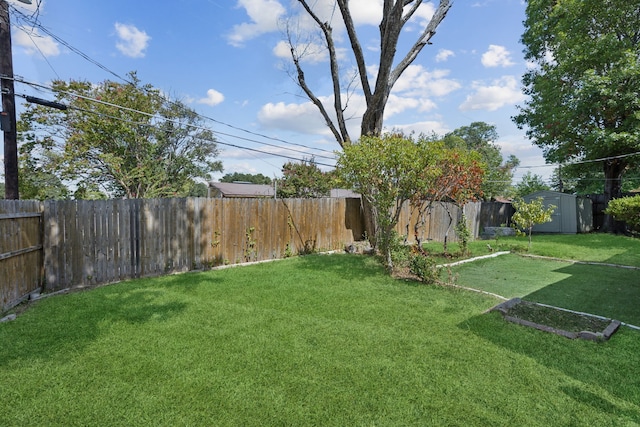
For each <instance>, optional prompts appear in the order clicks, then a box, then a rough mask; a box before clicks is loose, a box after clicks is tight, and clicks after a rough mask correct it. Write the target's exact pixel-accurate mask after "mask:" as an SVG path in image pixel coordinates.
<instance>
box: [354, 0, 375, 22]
mask: <svg viewBox="0 0 640 427" xmlns="http://www.w3.org/2000/svg"><path fill="white" fill-rule="evenodd" d="M349 9H351V14H352V16H353V22H354V23H355V24H356V25H360V24H368V25H379V24H380V21H381V20H382V0H351V1H350V2H349Z"/></svg>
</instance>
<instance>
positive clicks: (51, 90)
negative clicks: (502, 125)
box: [13, 77, 335, 167]
mask: <svg viewBox="0 0 640 427" xmlns="http://www.w3.org/2000/svg"><path fill="white" fill-rule="evenodd" d="M13 80H14V81H16V82H19V83H23V84H26V85H29V86H32V87H36V88H41V89H46V90H48V91H50V92H52V93H55V92H59V93H64V94H66V95H69V96H74V97H77V98H81V99H84V100H87V101H92V102H96V103H99V104H102V105H106V106H109V107H113V108H118V109H121V110H125V111H129V112H132V113H136V114H142V115H146V116H149V117H152V118H155V119H158V120H165V121H173V122H177V123H178V124H179V121H177V120H171V119H168V118H166V117H159V116H158V115H157V114H151V113H147V112H144V111H140V110H136V109H133V108H129V107H124V106H121V105H117V104H113V103H111V102H107V101H103V100H100V99H95V98H92V97H89V96H86V95H81V94H78V93H74V92H69V91H64V90H55V89H54V88H52V87H50V86H46V85H42V84H39V83H34V82H29V81H27V80H24V79H22V78H19V77H14V78H13ZM163 99H164V100H165V101H168V102H170V103H172V104H173V105H181V106H182V107H184V105H182V104H178V103H176V102H172V101H171V100H168V99H166V98H163ZM196 115H197V116H198V117H202V116H201V115H199V114H197V113H196ZM203 118H206V117H203ZM208 119H209V120H213V119H211V118H208ZM213 121H215V120H213ZM216 122H217V121H216ZM219 123H221V122H219ZM188 126H191V127H194V128H200V129H206V130H209V131H211V132H213V133H214V134H216V135H224V136H228V137H231V138H236V139H240V140H243V141H247V142H253V143H256V144H261V145H266V146H269V147H274V148H279V149H283V150H288V151H293V152H297V153H300V154H307V155H311V156H312V157H314V158H315V157H318V158H323V159H328V160H335V157H329V156H325V155H322V154H314V153H309V152H306V151H301V150H297V149H294V148H287V147H283V146H280V145H275V144H270V143H268V142H264V141H258V140H255V139H251V138H245V137H242V136H238V135H233V134H229V133H225V132H220V131H214V130H211V129H208V128H202V127H198V126H195V125H188ZM229 126H231V125H229ZM231 127H233V126H231ZM234 128H235V127H234ZM236 129H239V128H236ZM246 132H248V133H251V132H250V131H246ZM303 147H305V148H310V147H306V146H303ZM258 152H262V151H260V150H258ZM265 153H266V152H265ZM272 155H276V154H272ZM281 157H285V158H288V159H291V160H301V159H299V158H296V157H291V156H284V155H283V156H281ZM303 160H304V159H302V160H301V161H303ZM323 166H330V167H333V166H332V165H327V164H323Z"/></svg>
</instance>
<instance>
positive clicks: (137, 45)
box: [115, 22, 151, 58]
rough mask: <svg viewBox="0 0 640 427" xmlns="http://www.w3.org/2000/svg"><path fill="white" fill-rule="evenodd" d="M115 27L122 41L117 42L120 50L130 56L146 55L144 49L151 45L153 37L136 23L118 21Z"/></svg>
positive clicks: (139, 56) (140, 56)
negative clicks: (128, 23) (129, 23)
mask: <svg viewBox="0 0 640 427" xmlns="http://www.w3.org/2000/svg"><path fill="white" fill-rule="evenodd" d="M115 28H116V34H117V35H118V38H119V39H120V41H119V42H117V43H116V47H117V48H118V50H119V51H120V52H121V53H122V54H123V55H125V56H128V57H130V58H142V57H143V56H144V50H145V49H146V48H147V46H149V40H151V37H150V36H149V35H148V34H147V33H146V32H144V31H141V30H139V29H138V28H136V27H135V26H134V25H127V24H121V23H119V22H116V23H115Z"/></svg>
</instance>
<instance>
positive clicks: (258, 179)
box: [220, 172, 271, 184]
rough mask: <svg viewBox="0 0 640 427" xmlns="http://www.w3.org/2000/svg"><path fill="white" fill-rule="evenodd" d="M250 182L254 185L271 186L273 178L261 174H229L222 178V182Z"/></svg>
mask: <svg viewBox="0 0 640 427" xmlns="http://www.w3.org/2000/svg"><path fill="white" fill-rule="evenodd" d="M238 181H239V182H250V183H252V184H271V178H269V177H268V176H265V175H263V174H261V173H259V174H255V175H254V174H250V173H241V172H234V173H227V174H225V175H224V176H223V177H222V178H220V182H238Z"/></svg>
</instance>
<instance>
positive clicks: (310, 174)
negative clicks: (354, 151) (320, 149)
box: [276, 158, 332, 199]
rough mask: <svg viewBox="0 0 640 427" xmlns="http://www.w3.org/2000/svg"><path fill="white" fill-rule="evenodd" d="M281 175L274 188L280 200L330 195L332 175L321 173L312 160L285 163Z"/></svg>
mask: <svg viewBox="0 0 640 427" xmlns="http://www.w3.org/2000/svg"><path fill="white" fill-rule="evenodd" d="M282 175H283V177H282V178H281V179H279V180H278V181H277V188H276V190H277V195H278V197H280V198H283V199H286V198H304V199H307V198H314V197H327V196H329V194H330V193H331V184H332V174H331V173H329V172H323V171H321V170H320V168H319V167H318V165H317V164H316V162H315V160H314V159H313V158H311V159H310V160H303V161H301V162H287V163H285V164H284V165H283V166H282Z"/></svg>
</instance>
